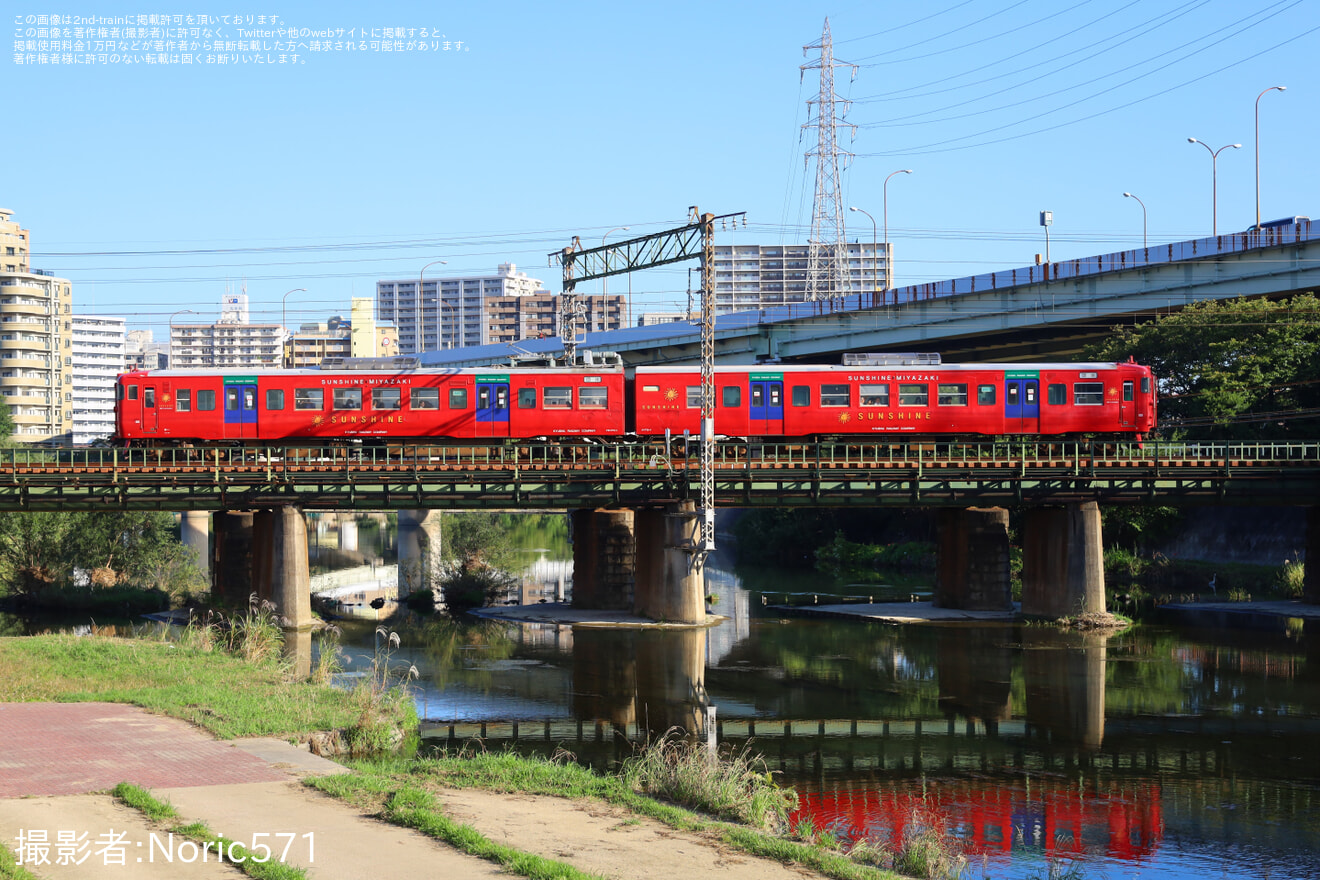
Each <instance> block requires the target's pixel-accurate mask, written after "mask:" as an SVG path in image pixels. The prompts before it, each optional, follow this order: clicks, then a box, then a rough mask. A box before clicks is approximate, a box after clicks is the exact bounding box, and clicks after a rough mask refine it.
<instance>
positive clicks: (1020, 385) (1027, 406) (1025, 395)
mask: <svg viewBox="0 0 1320 880" xmlns="http://www.w3.org/2000/svg"><path fill="white" fill-rule="evenodd" d="M1039 376H1040V374H1039V373H1007V374H1005V376H1004V430H1006V431H1008V432H1009V433H1010V434H1039V433H1040V378H1039Z"/></svg>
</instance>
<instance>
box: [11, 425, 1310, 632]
mask: <svg viewBox="0 0 1320 880" xmlns="http://www.w3.org/2000/svg"><path fill="white" fill-rule="evenodd" d="M696 452H697V450H696V444H695V443H694V444H692V445H691V446H690V447H689V446H688V445H687V443H686V441H677V442H671V443H666V442H664V441H635V442H602V443H590V444H588V443H555V442H510V443H506V444H501V445H477V444H457V443H444V444H435V445H406V446H381V447H370V446H343V445H339V446H327V447H306V446H269V447H226V448H219V447H216V448H174V449H111V448H76V449H60V450H37V449H28V448H21V449H7V450H0V509H3V510H24V511H34V510H73V509H78V510H123V509H138V510H172V511H180V512H182V513H183V514H184V534H185V540H188V541H190V543H192V546H194V547H195V548H197V549H199V550H200V551H201V555H202V556H203V557H204V556H205V554H206V548H207V546H208V544H209V543H210V542H209V541H208V535H207V529H208V527H210V528H212V529H214V531H215V535H216V540H215V542H214V544H215V551H214V554H213V556H212V557H211V559H210V562H211V567H212V571H213V576H214V578H215V582H216V583H217V584H228V585H230V587H231V589H233V590H234V595H235V596H236V597H237V598H239V599H240V600H242V599H244V598H245V597H246V596H247V595H248V593H249V592H250V591H251V590H250V589H249V586H248V585H249V584H250V585H251V588H252V589H255V591H256V592H258V593H259V594H261V595H262V596H263V597H268V598H270V599H271V600H272V601H274V602H275V604H276V605H277V606H278V607H279V608H280V610H281V613H282V614H283V616H284V617H285V618H286V619H287V620H288V621H290V623H291V624H292V625H293V626H295V627H296V626H302V625H306V624H309V623H310V621H311V612H310V588H309V585H308V563H307V533H306V525H305V521H304V518H303V511H304V510H399V511H401V512H403V514H402V515H401V519H400V545H401V546H400V549H401V552H400V556H401V563H400V564H401V572H400V575H401V576H400V579H399V582H400V591H401V593H403V594H406V593H407V592H408V591H409V590H410V589H411V588H412V587H414V586H416V585H417V584H419V583H420V582H422V581H423V580H424V579H425V577H426V575H427V571H426V569H425V561H426V560H427V559H428V558H429V554H428V553H427V552H426V547H427V545H428V543H429V542H430V541H431V540H432V539H431V538H430V537H429V536H428V531H427V514H428V512H429V511H431V510H481V509H492V508H498V509H526V510H537V509H539V510H546V509H550V510H570V511H573V524H574V533H575V535H576V540H575V546H574V556H575V558H574V565H575V590H574V601H575V603H577V604H580V605H584V606H585V607H592V608H620V609H625V610H629V611H633V612H636V613H639V614H642V615H644V616H648V617H652V618H655V619H663V620H669V621H677V622H686V623H692V624H700V623H702V622H704V620H705V603H704V588H703V582H702V573H701V571H700V570H699V569H696V570H694V569H693V567H692V566H690V565H689V564H688V558H689V555H690V554H689V551H690V549H691V547H692V546H693V534H694V531H693V530H694V529H695V528H696V527H697V521H696V516H695V514H694V512H693V508H694V504H693V499H694V498H695V497H697V495H698V494H699V491H700V473H699V467H698V462H697V454H696ZM714 472H715V500H716V504H717V506H719V507H743V508H754V507H786V506H789V507H887V506H888V507H934V508H941V509H942V510H941V514H940V516H941V522H940V538H939V541H940V550H939V555H940V559H939V575H938V582H937V591H936V602H937V604H940V605H943V606H945V607H954V608H967V609H974V610H1003V609H1005V608H1007V607H1011V601H1010V597H1009V592H1008V534H1007V525H1008V514H1007V511H1006V510H1004V506H1006V505H1024V506H1027V507H1028V508H1029V510H1028V512H1027V516H1026V520H1025V529H1024V533H1025V534H1024V541H1023V543H1024V552H1025V571H1024V576H1023V585H1024V590H1023V612H1024V613H1025V614H1028V615H1039V616H1046V617H1058V616H1064V615H1068V614H1075V613H1077V612H1078V611H1079V610H1081V611H1093V610H1104V578H1103V568H1102V562H1101V560H1102V552H1103V548H1102V546H1101V542H1100V513H1099V509H1098V506H1097V505H1098V503H1106V504H1131V503H1159V504H1170V505H1197V504H1228V505H1267V504H1268V505H1291V506H1298V507H1306V508H1307V509H1308V511H1309V513H1308V531H1307V552H1308V555H1309V556H1310V558H1312V559H1320V507H1317V499H1320V441H1306V442H1291V443H1247V444H1241V443H1235V444H1205V443H1196V444H1187V443H1164V442H1154V441H1152V442H1147V443H1145V444H1138V443H1132V442H1112V441H1043V440H1035V439H1002V438H1001V439H996V440H985V441H979V442H958V441H943V440H941V441H913V442H902V441H895V440H890V439H875V440H869V439H864V440H849V441H847V442H843V441H822V442H809V443H808V442H783V443H780V442H756V441H750V440H729V441H724V442H721V443H720V444H719V445H718V447H717V449H716V455H715V467H714ZM212 515H214V517H213V522H208V520H209V519H211V517H212ZM404 567H408V568H407V570H406V571H405V570H404ZM1307 595H1308V597H1310V598H1312V599H1313V600H1316V601H1320V567H1316V566H1312V567H1311V570H1308V573H1307Z"/></svg>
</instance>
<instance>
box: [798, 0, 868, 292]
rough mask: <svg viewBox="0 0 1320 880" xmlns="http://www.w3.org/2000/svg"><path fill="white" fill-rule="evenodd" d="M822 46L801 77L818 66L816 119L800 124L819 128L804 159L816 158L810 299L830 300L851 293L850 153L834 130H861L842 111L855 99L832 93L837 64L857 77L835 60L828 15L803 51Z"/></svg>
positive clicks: (809, 246)
mask: <svg viewBox="0 0 1320 880" xmlns="http://www.w3.org/2000/svg"><path fill="white" fill-rule="evenodd" d="M812 49H819V50H820V58H819V59H818V60H816V61H813V62H811V63H810V64H803V65H802V66H801V67H800V68H799V69H798V70H799V73H798V76H799V79H800V78H801V77H802V76H803V75H804V74H805V73H806V72H807V71H808V70H813V69H815V68H820V93H819V94H817V95H816V97H815V98H812V99H811V100H810V101H808V102H807V116H808V118H810V116H811V105H812V104H815V105H816V121H815V122H808V123H806V124H805V125H803V126H802V127H803V128H804V129H805V128H810V127H812V126H815V128H816V146H815V147H814V148H812V149H810V150H808V151H807V154H806V162H807V165H808V166H810V164H811V157H812V156H815V157H816V198H815V205H814V207H813V209H812V212H811V236H810V237H809V238H808V239H807V299H808V300H818V299H829V298H830V297H832V296H842V295H844V294H846V293H847V292H848V278H849V274H848V245H847V240H846V239H845V237H844V226H843V195H842V193H841V192H840V187H839V170H840V157H843V163H844V164H845V165H846V164H847V162H848V160H850V159H851V158H852V153H849V152H846V151H843V150H840V149H839V145H838V141H837V138H836V135H837V131H836V129H837V128H838V126H840V125H846V126H848V127H850V128H852V130H853V135H854V136H856V134H857V126H855V125H852V124H851V123H845V122H844V121H843V116H844V115H846V114H847V112H848V108H849V106H850V105H851V104H852V102H851V101H848V100H847V99H845V98H840V97H839V96H837V95H836V94H834V68H835V67H851V68H852V75H853V77H854V78H856V76H857V65H855V64H848V63H847V62H836V61H835V60H834V44H833V41H832V39H831V37H830V20H829V19H828V18H826V19H825V30H824V32H823V33H822V34H821V38H820V41H819V42H816V43H812V44H811V45H809V46H803V47H802V54H804V55H805V54H806V53H807V52H809V51H811V50H812Z"/></svg>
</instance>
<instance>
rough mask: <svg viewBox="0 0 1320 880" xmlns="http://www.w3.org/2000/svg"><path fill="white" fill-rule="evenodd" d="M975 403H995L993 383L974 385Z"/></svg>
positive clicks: (992, 404)
mask: <svg viewBox="0 0 1320 880" xmlns="http://www.w3.org/2000/svg"><path fill="white" fill-rule="evenodd" d="M976 403H977V406H994V405H995V386H993V385H977V386H976Z"/></svg>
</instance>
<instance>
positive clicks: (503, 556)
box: [442, 513, 518, 613]
mask: <svg viewBox="0 0 1320 880" xmlns="http://www.w3.org/2000/svg"><path fill="white" fill-rule="evenodd" d="M442 527H443V529H444V543H445V546H444V548H443V551H442V552H443V554H444V568H445V575H444V579H443V585H444V594H445V604H446V605H447V606H448V608H449V610H450V612H451V613H461V612H463V611H466V610H468V609H469V608H476V607H480V606H482V605H486V604H489V603H490V602H494V601H498V600H499V599H500V598H501V597H503V596H504V594H505V593H507V591H508V590H509V589H510V588H512V587H513V586H515V585H516V584H517V578H516V577H515V576H514V575H513V574H511V573H510V570H511V569H513V568H514V567H516V565H517V562H518V559H517V553H516V551H515V550H514V548H513V546H512V544H511V542H510V540H509V534H508V530H507V529H506V528H505V526H504V525H503V524H502V523H501V522H500V519H499V517H498V516H496V515H494V514H489V513H464V514H458V515H456V516H445V517H443V519H442Z"/></svg>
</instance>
